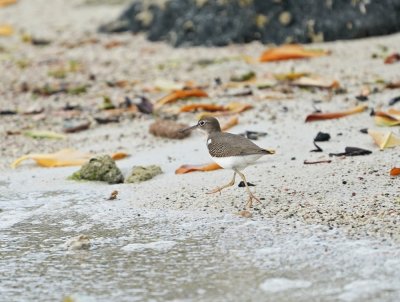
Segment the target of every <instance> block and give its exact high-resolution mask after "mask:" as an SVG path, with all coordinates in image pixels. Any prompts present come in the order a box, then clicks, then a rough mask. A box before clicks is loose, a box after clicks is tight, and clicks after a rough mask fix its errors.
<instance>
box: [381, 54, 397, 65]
mask: <svg viewBox="0 0 400 302" xmlns="http://www.w3.org/2000/svg"><path fill="white" fill-rule="evenodd" d="M399 61H400V54H399V53H398V52H396V53H393V54H391V55H389V56H387V57H386V58H385V64H393V63H396V62H399Z"/></svg>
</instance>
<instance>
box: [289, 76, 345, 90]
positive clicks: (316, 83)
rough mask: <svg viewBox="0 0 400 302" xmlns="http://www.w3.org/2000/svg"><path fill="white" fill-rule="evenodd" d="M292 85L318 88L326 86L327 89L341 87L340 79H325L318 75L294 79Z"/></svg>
mask: <svg viewBox="0 0 400 302" xmlns="http://www.w3.org/2000/svg"><path fill="white" fill-rule="evenodd" d="M292 85H294V86H300V87H316V88H326V89H333V88H339V87H340V84H339V82H338V81H335V80H330V79H324V78H321V77H318V76H309V77H301V78H299V79H297V80H295V81H293V82H292Z"/></svg>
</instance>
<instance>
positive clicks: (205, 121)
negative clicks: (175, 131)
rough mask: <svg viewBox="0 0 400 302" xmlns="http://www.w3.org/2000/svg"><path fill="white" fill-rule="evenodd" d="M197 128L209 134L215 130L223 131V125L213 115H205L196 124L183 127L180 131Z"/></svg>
mask: <svg viewBox="0 0 400 302" xmlns="http://www.w3.org/2000/svg"><path fill="white" fill-rule="evenodd" d="M196 128H198V129H200V130H202V131H205V132H206V133H207V134H211V133H213V132H221V127H220V125H219V122H218V120H217V119H216V118H215V117H212V116H206V117H203V118H201V119H200V120H199V121H198V122H197V124H196V125H194V126H191V127H188V128H185V129H182V130H180V131H181V132H186V131H190V130H193V129H196Z"/></svg>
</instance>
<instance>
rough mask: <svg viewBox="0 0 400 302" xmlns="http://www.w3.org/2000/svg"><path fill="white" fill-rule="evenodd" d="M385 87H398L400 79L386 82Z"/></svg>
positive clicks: (399, 86)
mask: <svg viewBox="0 0 400 302" xmlns="http://www.w3.org/2000/svg"><path fill="white" fill-rule="evenodd" d="M386 88H389V89H397V88H400V81H397V82H390V83H387V84H386Z"/></svg>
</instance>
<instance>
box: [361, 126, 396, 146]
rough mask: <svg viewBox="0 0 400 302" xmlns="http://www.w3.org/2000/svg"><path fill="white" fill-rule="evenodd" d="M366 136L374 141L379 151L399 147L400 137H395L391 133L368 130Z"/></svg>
mask: <svg viewBox="0 0 400 302" xmlns="http://www.w3.org/2000/svg"><path fill="white" fill-rule="evenodd" d="M368 134H369V135H370V136H371V137H372V138H373V139H374V141H375V143H376V144H377V145H378V146H379V149H381V150H383V149H385V148H392V147H396V146H400V137H398V136H397V135H395V134H394V133H393V132H392V131H388V132H382V131H376V130H371V129H369V130H368Z"/></svg>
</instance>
